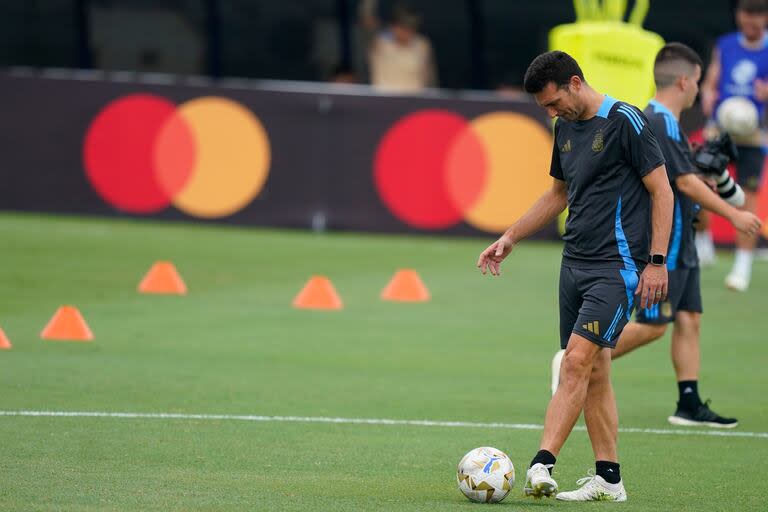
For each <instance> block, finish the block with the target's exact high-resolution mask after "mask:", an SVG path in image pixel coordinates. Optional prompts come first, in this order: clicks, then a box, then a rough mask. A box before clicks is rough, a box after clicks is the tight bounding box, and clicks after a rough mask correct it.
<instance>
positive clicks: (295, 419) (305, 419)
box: [0, 411, 768, 439]
mask: <svg viewBox="0 0 768 512" xmlns="http://www.w3.org/2000/svg"><path fill="white" fill-rule="evenodd" d="M0 416H25V417H48V418H51V417H57V418H122V419H154V420H214V421H221V420H224V421H262V422H289V423H336V424H348V425H405V426H409V427H453V428H494V429H510V430H542V429H543V428H544V426H543V425H536V424H533V423H475V422H471V421H433V420H393V419H386V418H330V417H324V416H256V415H250V414H248V415H239V414H186V413H163V412H161V413H145V412H98V411H0ZM574 430H581V431H584V430H586V427H583V426H580V425H577V426H575V427H574ZM619 432H621V433H623V434H653V435H679V436H715V437H756V438H763V439H768V432H734V431H722V430H694V429H678V430H673V429H659V428H632V427H625V428H620V429H619Z"/></svg>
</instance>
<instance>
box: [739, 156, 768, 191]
mask: <svg viewBox="0 0 768 512" xmlns="http://www.w3.org/2000/svg"><path fill="white" fill-rule="evenodd" d="M736 150H737V151H738V152H739V158H738V159H737V160H736V181H737V182H738V183H739V185H741V187H742V188H743V189H745V190H748V191H750V192H757V190H758V189H759V188H760V179H761V177H762V174H763V161H764V159H765V155H764V154H763V148H761V147H758V146H736Z"/></svg>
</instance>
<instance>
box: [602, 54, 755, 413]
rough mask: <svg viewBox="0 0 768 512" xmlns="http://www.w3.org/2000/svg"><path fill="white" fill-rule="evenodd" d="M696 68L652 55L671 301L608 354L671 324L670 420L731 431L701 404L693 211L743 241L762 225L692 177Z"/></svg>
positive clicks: (652, 114)
mask: <svg viewBox="0 0 768 512" xmlns="http://www.w3.org/2000/svg"><path fill="white" fill-rule="evenodd" d="M701 68H702V64H701V59H700V58H699V56H698V55H697V54H696V52H694V51H693V50H692V49H691V48H689V47H687V46H685V45H684V44H681V43H668V44H667V45H665V46H664V47H663V48H662V49H661V50H660V51H659V53H658V54H657V55H656V61H655V63H654V70H653V73H654V81H655V83H656V96H655V97H654V99H653V100H651V102H650V103H649V104H648V107H647V108H646V109H645V115H646V116H647V117H648V122H649V123H650V125H651V128H652V129H653V131H654V133H656V136H657V139H658V141H659V146H660V147H661V151H662V153H663V155H664V160H665V161H666V162H667V163H666V168H667V174H668V175H669V181H670V184H671V185H672V191H673V192H674V194H675V210H674V215H673V220H672V236H671V237H670V242H669V252H668V253H667V254H668V258H667V270H668V271H669V297H668V299H667V300H665V301H663V302H661V303H660V304H657V305H655V306H653V307H652V308H649V309H642V310H638V312H637V314H636V317H635V319H636V322H631V323H630V324H629V325H627V327H626V328H625V329H624V331H623V332H622V333H621V338H620V339H619V341H618V343H617V344H616V349H615V350H614V351H613V352H612V354H611V355H612V356H613V359H616V358H618V357H621V356H623V355H625V354H627V353H628V352H631V351H632V350H634V349H636V348H638V347H640V346H642V345H645V344H647V343H650V342H652V341H654V340H656V339H658V338H660V337H661V336H662V335H663V334H664V333H665V332H666V330H667V326H668V325H669V324H670V323H672V322H674V327H673V330H672V346H671V353H672V363H673V365H674V368H675V374H676V377H677V388H678V394H679V398H678V402H677V409H676V410H675V413H674V414H673V415H672V416H670V417H669V422H670V423H672V424H673V425H704V426H710V427H720V428H732V427H735V426H736V425H737V424H738V422H737V420H736V419H735V418H725V417H723V416H720V415H719V414H717V413H715V412H714V411H712V410H711V409H710V408H709V405H708V404H707V403H704V402H702V401H701V398H699V391H698V379H699V368H700V366H701V348H700V344H699V338H700V336H699V332H700V329H701V313H702V311H703V308H702V300H701V281H700V279H699V261H698V257H697V254H696V247H695V244H694V238H693V237H694V227H693V224H694V220H695V218H696V214H697V213H698V211H699V207H700V206H699V205H701V207H703V208H705V209H707V210H710V211H713V212H715V213H717V214H718V215H721V216H722V217H724V218H726V219H728V220H729V221H730V222H731V223H732V224H733V226H734V227H735V228H736V229H737V230H739V231H740V232H742V233H744V234H746V235H751V236H754V234H755V233H756V232H757V231H759V229H760V226H761V222H760V219H758V218H757V217H756V216H755V215H754V214H752V213H750V212H747V211H744V210H739V209H737V208H736V207H734V206H731V205H730V204H728V203H727V202H726V201H725V200H723V199H722V198H721V197H720V196H719V195H718V194H716V193H715V192H714V191H713V190H712V189H710V188H709V186H708V185H707V184H706V183H705V182H704V181H703V180H702V179H701V178H699V175H698V174H696V166H695V165H694V163H693V160H692V159H691V150H690V145H689V143H688V138H687V137H686V136H685V133H684V132H683V131H682V130H681V129H680V124H679V122H678V120H679V119H680V113H681V112H682V111H683V110H686V109H688V108H690V107H692V106H693V103H694V101H695V100H696V95H697V93H698V90H699V87H698V81H699V79H700V78H701Z"/></svg>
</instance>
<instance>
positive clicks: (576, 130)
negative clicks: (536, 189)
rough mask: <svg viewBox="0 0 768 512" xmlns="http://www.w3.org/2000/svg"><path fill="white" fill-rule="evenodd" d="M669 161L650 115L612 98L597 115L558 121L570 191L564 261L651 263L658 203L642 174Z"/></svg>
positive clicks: (555, 163) (558, 158) (558, 144)
mask: <svg viewBox="0 0 768 512" xmlns="http://www.w3.org/2000/svg"><path fill="white" fill-rule="evenodd" d="M663 164H664V157H663V156H662V153H661V149H660V148H659V144H658V142H657V141H656V137H655V135H654V134H653V132H652V130H651V129H650V128H649V126H648V120H647V119H646V117H645V115H644V114H643V113H642V112H640V111H639V110H638V109H637V108H636V107H633V106H631V105H629V104H627V103H624V102H621V101H618V100H615V99H614V98H611V97H610V96H606V97H605V100H603V103H602V105H601V106H600V109H599V110H598V112H597V115H596V116H595V117H593V118H591V119H588V120H586V121H566V120H564V119H558V120H557V122H556V123H555V143H554V147H553V150H552V166H551V169H550V175H551V176H552V177H554V178H556V179H559V180H564V181H565V183H566V186H567V190H568V219H567V221H566V223H565V235H564V236H563V240H564V241H565V248H564V249H563V264H564V265H567V266H570V267H575V268H618V269H625V270H628V271H638V270H641V269H643V268H644V267H645V264H646V263H647V261H648V252H649V247H650V232H651V225H650V210H651V206H650V202H651V201H650V195H649V194H648V191H647V190H646V188H645V185H644V184H643V182H642V178H643V177H644V176H646V175H648V174H649V173H650V172H651V171H653V170H654V169H656V168H657V167H659V166H661V165H663Z"/></svg>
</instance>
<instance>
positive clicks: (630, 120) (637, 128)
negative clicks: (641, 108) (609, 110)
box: [618, 109, 641, 135]
mask: <svg viewBox="0 0 768 512" xmlns="http://www.w3.org/2000/svg"><path fill="white" fill-rule="evenodd" d="M618 110H619V112H621V113H622V114H624V115H625V116H627V118H629V122H630V123H632V127H633V128H634V129H635V132H636V133H637V134H638V135H640V130H641V128H640V127H639V126H638V125H637V121H635V120H634V119H633V118H632V116H631V115H629V114H627V113H626V112H624V111H623V110H621V109H618Z"/></svg>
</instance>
